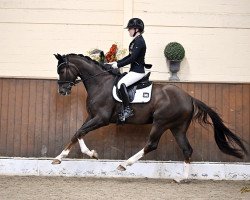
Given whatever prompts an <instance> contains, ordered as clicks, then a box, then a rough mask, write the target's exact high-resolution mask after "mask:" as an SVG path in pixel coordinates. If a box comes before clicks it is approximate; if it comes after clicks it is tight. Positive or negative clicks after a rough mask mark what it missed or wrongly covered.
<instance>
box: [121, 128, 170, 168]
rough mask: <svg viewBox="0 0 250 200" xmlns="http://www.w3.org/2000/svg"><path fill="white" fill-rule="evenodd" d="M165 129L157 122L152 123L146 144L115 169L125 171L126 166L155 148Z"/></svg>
mask: <svg viewBox="0 0 250 200" xmlns="http://www.w3.org/2000/svg"><path fill="white" fill-rule="evenodd" d="M165 130H166V128H162V127H160V126H158V125H157V124H154V125H153V127H152V129H151V131H150V135H149V139H148V142H147V144H146V146H145V147H144V148H143V149H142V150H141V151H139V152H138V153H137V154H135V155H133V156H132V157H130V158H129V159H128V160H126V161H125V162H123V163H121V164H120V165H119V166H118V167H117V169H118V170H121V171H125V170H126V168H127V166H131V165H133V164H134V163H135V162H136V161H138V160H139V159H140V158H142V157H143V156H144V155H145V154H147V153H149V152H150V151H153V150H155V149H157V146H158V143H159V140H160V138H161V135H162V134H163V133H164V131H165Z"/></svg>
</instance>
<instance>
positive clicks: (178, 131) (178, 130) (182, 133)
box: [170, 122, 193, 163]
mask: <svg viewBox="0 0 250 200" xmlns="http://www.w3.org/2000/svg"><path fill="white" fill-rule="evenodd" d="M189 124H190V122H186V123H183V124H182V125H179V126H178V127H175V128H171V129H170V130H171V132H172V133H173V136H174V137H175V140H176V142H177V144H178V145H179V147H180V148H181V149H182V152H183V155H184V159H185V162H186V163H190V158H191V155H192V153H193V149H192V147H191V145H190V144H189V141H188V139H187V136H186V133H187V129H188V126H189Z"/></svg>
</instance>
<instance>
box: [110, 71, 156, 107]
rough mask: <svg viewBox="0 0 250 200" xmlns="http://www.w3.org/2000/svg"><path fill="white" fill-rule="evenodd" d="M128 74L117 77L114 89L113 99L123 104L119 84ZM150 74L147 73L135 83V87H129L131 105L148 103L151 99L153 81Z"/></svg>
mask: <svg viewBox="0 0 250 200" xmlns="http://www.w3.org/2000/svg"><path fill="white" fill-rule="evenodd" d="M126 74H127V73H123V74H122V75H121V76H119V77H117V78H116V80H115V82H114V87H113V92H112V93H113V97H114V99H115V100H117V101H119V102H122V100H121V96H120V93H119V90H118V88H117V84H118V82H119V80H120V79H121V78H122V77H123V76H125V75H126ZM149 76H150V72H149V73H147V74H146V75H145V76H144V77H143V78H142V79H140V80H139V81H137V82H135V83H134V84H133V85H130V86H129V87H127V91H128V94H129V101H130V103H147V102H149V101H150V99H151V92H152V84H153V83H152V81H149Z"/></svg>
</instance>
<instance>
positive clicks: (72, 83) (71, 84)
mask: <svg viewBox="0 0 250 200" xmlns="http://www.w3.org/2000/svg"><path fill="white" fill-rule="evenodd" d="M65 63H66V64H67V66H68V62H67V61H66V62H63V63H61V64H60V65H58V67H57V69H59V67H60V66H61V65H63V64H65ZM74 68H76V69H77V71H78V73H79V74H80V76H81V75H82V73H81V72H80V70H79V69H78V68H77V67H76V66H75V65H74ZM111 70H113V68H110V69H108V70H105V71H104V72H101V73H99V74H95V75H92V76H90V77H87V78H85V79H83V80H82V79H81V80H79V79H78V80H77V79H76V80H75V81H74V82H73V81H60V80H58V81H57V83H58V84H60V83H61V84H64V83H68V84H69V86H75V85H76V84H78V83H80V82H85V81H87V80H89V79H92V78H94V77H96V76H99V75H102V74H104V73H107V72H109V71H111Z"/></svg>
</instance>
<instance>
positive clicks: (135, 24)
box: [126, 18, 144, 33]
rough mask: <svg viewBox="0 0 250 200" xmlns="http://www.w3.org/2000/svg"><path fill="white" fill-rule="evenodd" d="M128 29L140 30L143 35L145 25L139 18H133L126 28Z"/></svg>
mask: <svg viewBox="0 0 250 200" xmlns="http://www.w3.org/2000/svg"><path fill="white" fill-rule="evenodd" d="M126 28H127V29H128V28H138V29H139V31H140V32H141V33H143V31H144V23H143V21H142V20H141V19H139V18H132V19H130V20H129V21H128V25H127V27H126Z"/></svg>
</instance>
